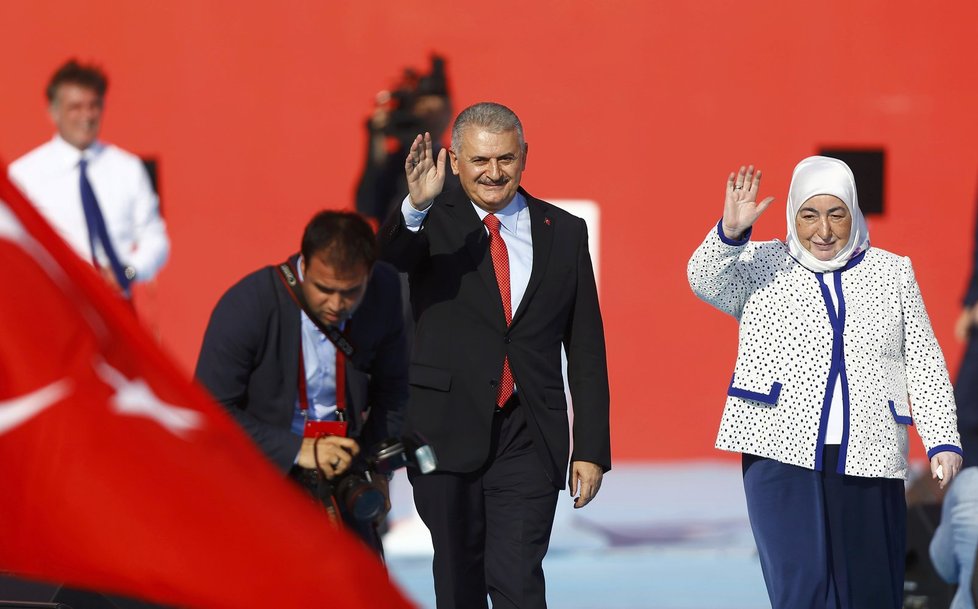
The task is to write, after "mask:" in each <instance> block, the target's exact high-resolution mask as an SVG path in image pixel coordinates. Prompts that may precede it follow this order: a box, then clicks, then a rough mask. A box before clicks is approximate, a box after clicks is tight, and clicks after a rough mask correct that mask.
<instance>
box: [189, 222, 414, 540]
mask: <svg viewBox="0 0 978 609" xmlns="http://www.w3.org/2000/svg"><path fill="white" fill-rule="evenodd" d="M376 252H377V246H376V240H375V237H374V235H373V231H372V230H371V228H370V226H369V225H368V224H367V223H366V221H364V220H363V219H362V218H361V217H360V216H358V215H356V214H353V213H347V212H335V211H325V212H321V213H319V214H317V215H316V216H315V217H314V218H313V219H312V220H311V221H310V222H309V224H308V225H307V226H306V229H305V232H304V234H303V237H302V253H301V256H300V255H295V256H292V257H291V258H289V260H288V261H287V262H286V266H285V268H281V265H274V266H268V267H265V268H263V269H260V270H258V271H256V272H254V273H252V274H250V275H248V276H247V277H245V278H244V279H242V280H241V281H239V282H238V283H237V284H236V285H234V286H233V287H231V289H229V290H228V291H227V293H225V294H224V296H223V297H222V298H221V300H220V301H219V302H218V303H217V306H216V307H215V309H214V312H213V314H212V315H211V319H210V323H209V324H208V326H207V331H206V333H205V335H204V342H203V346H202V347H201V350H200V356H199V359H198V361H197V370H196V377H197V379H198V380H199V381H200V382H201V383H202V384H203V385H204V387H206V388H207V389H208V390H209V391H210V392H211V394H213V396H214V398H215V399H216V400H217V401H219V402H220V403H221V404H223V405H224V406H225V407H226V408H227V410H228V412H230V413H231V415H232V416H233V417H234V418H235V419H236V420H237V421H238V422H239V423H240V424H241V426H242V427H243V428H244V429H245V431H247V432H248V434H249V435H250V436H251V437H252V438H253V439H254V441H255V443H256V444H257V445H258V446H259V448H261V450H262V451H263V452H264V453H265V454H266V455H267V456H268V458H269V460H271V461H272V463H274V464H275V465H276V467H278V468H279V469H280V470H282V471H283V472H288V473H289V474H290V475H291V476H292V477H293V478H295V479H296V480H297V481H299V482H300V483H302V484H303V485H304V486H306V487H307V488H308V489H309V490H310V491H311V492H313V493H314V494H315V493H319V491H320V490H321V485H325V484H326V482H325V481H324V480H323V478H325V479H327V480H332V479H333V478H335V477H336V476H341V475H343V474H345V473H346V472H347V471H348V470H349V469H350V467H351V464H352V462H353V458H354V457H355V456H356V455H357V454H358V453H359V452H360V449H361V447H362V448H364V449H368V448H370V447H371V446H372V445H373V444H376V443H377V442H380V441H382V440H385V439H387V438H389V437H393V436H398V435H400V432H401V426H402V419H403V412H402V411H403V407H404V404H405V403H406V401H407V352H406V349H405V342H404V340H405V337H404V322H403V315H402V309H401V299H400V283H399V280H398V275H397V271H395V270H394V269H393V268H392V267H391V266H390V265H388V264H385V263H383V262H376V263H375V260H376V255H377V254H376ZM290 275H291V276H292V280H293V281H294V282H295V283H296V288H297V290H293V289H292V288H290V287H289V285H288V283H289V278H290ZM302 299H304V300H305V306H306V308H305V310H303V308H302V306H301V305H300V304H299V301H300V300H302ZM313 317H315V318H317V320H318V322H320V323H319V324H316V323H315V322H314V320H313ZM334 332H335V333H336V334H335V335H333V336H330V334H333V333H334ZM344 340H345V341H347V345H350V346H352V353H351V354H344V347H343V344H342V343H343V341H344ZM344 427H346V428H347V429H343V428H344ZM324 431H326V432H329V433H330V434H332V435H323V432H324ZM317 444H318V446H317ZM378 483H379V484H382V485H385V483H386V479H383V480H379V481H378ZM322 488H325V487H322ZM383 490H384V491H386V488H384V489H383ZM340 507H341V510H342V508H343V506H342V505H341V506H340ZM347 516H348V514H344V517H345V518H344V519H345V520H347V523H348V524H350V525H353V527H354V529H355V530H356V531H357V532H358V533H359V534H360V535H361V536H362V537H364V539H365V540H366V541H367V542H368V543H370V544H371V545H373V546H374V547H375V549H377V550H378V551H379V549H380V541H379V538H377V537H376V532H375V531H374V527H372V526H369V523H368V524H363V523H359V522H354V521H352V520H351V519H349V518H346V517H347Z"/></svg>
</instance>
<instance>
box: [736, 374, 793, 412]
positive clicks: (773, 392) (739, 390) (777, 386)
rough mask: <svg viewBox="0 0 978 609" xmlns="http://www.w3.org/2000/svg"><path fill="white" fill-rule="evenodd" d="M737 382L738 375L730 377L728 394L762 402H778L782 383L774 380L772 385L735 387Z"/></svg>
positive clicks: (773, 403)
mask: <svg viewBox="0 0 978 609" xmlns="http://www.w3.org/2000/svg"><path fill="white" fill-rule="evenodd" d="M736 384H738V383H737V375H736V374H735V375H733V376H732V377H730V387H729V388H728V389H727V395H729V396H731V397H735V398H742V399H744V400H753V401H755V402H761V403H762V404H770V405H772V406H773V405H775V404H777V403H778V396H779V395H781V383H779V382H777V381H774V382H773V383H771V385H763V384H762V385H755V386H754V387H751V388H745V387H743V386H741V387H735V386H734V385H736Z"/></svg>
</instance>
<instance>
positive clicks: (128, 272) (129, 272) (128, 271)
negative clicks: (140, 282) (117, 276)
mask: <svg viewBox="0 0 978 609" xmlns="http://www.w3.org/2000/svg"><path fill="white" fill-rule="evenodd" d="M122 272H123V273H124V274H125V276H126V279H128V280H129V281H132V280H133V279H135V278H136V267H134V266H127V267H126V268H124V269H123V270H122Z"/></svg>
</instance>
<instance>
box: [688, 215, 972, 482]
mask: <svg viewBox="0 0 978 609" xmlns="http://www.w3.org/2000/svg"><path fill="white" fill-rule="evenodd" d="M749 238H750V234H749V233H748V234H747V235H745V236H744V238H743V239H742V240H740V241H733V240H731V239H729V238H727V237H726V236H724V235H723V234H722V232H721V229H720V225H719V223H718V224H717V226H716V228H715V229H713V230H711V231H710V234H709V235H707V237H706V240H705V241H703V243H702V245H700V246H699V248H697V249H696V252H694V253H693V257H692V258H691V259H690V261H689V265H688V267H687V276H688V278H689V284H690V286H691V287H692V288H693V292H695V293H696V295H697V296H699V297H700V298H701V299H703V300H705V301H706V302H707V303H709V304H711V305H713V306H714V307H716V308H717V309H720V310H721V311H723V312H725V313H729V314H730V315H733V316H734V317H735V318H736V319H737V320H739V322H740V332H739V340H738V349H737V363H736V365H735V367H734V373H733V377H732V378H731V382H730V385H729V388H728V390H727V402H726V406H725V408H724V410H723V417H722V419H721V422H720V431H719V433H718V435H717V440H716V447H717V448H719V449H721V450H730V451H736V452H745V453H750V454H754V455H759V456H762V457H769V458H772V459H776V460H778V461H781V462H783V463H789V464H793V465H798V466H801V467H806V468H809V469H817V470H821V469H822V452H823V448H824V438H825V431H826V426H827V418H828V410H829V404H830V400H831V393H830V392H829V391H828V389H829V388H830V387H833V386H834V383H835V380H836V378H837V377H839V378H840V379H841V384H842V394H843V406H844V410H843V412H844V415H843V416H844V419H843V425H844V427H843V437H842V444H841V446H840V450H839V453H840V467H839V469H840V471H841V470H842V469H843V468H842V465H841V464H842V463H844V473H845V474H848V475H853V476H868V477H883V478H906V476H907V427H908V426H911V425H916V426H917V431H918V433H919V434H920V437H921V438H922V439H923V442H924V445H925V447H926V449H927V454H928V456H933V455H934V454H936V453H938V452H941V451H944V450H951V451H954V452H958V453H960V452H961V448H960V440H959V438H958V432H957V421H956V416H955V406H954V395H953V392H952V390H951V382H950V379H949V378H948V373H947V366H946V364H945V362H944V355H943V354H942V353H941V348H940V346H939V345H938V344H937V339H936V338H935V337H934V331H933V329H932V328H931V325H930V319H929V318H928V317H927V311H926V310H925V309H924V302H923V299H922V298H921V295H920V289H919V288H918V286H917V281H916V279H915V278H914V273H913V268H912V266H911V264H910V259H909V258H906V257H901V256H897V255H895V254H892V253H890V252H887V251H885V250H881V249H879V248H875V247H871V248H870V249H869V250H867V251H866V252H864V253H863V254H860V255H859V256H857V257H855V258H853V259H852V260H851V261H849V263H848V264H847V265H846V266H845V267H843V268H842V269H840V270H839V271H837V272H835V273H832V274H831V275H830V277H831V279H829V280H830V281H835V288H836V292H837V294H839V297H840V298H839V301H840V302H839V310H838V312H837V311H836V310H835V308H834V307H832V306H830V304H828V303H831V296H830V294H829V292H828V288H827V286H825V285H824V282H825V281H826V279H825V276H824V275H823V274H822V273H815V272H812V271H810V270H808V269H806V268H805V267H803V266H802V265H800V264H798V262H796V261H795V259H794V258H792V257H791V256H790V255H789V254H788V249H787V247H786V246H785V245H784V244H783V243H782V242H780V241H766V242H758V243H753V242H750V241H749ZM911 404H912V406H913V408H912V412H911Z"/></svg>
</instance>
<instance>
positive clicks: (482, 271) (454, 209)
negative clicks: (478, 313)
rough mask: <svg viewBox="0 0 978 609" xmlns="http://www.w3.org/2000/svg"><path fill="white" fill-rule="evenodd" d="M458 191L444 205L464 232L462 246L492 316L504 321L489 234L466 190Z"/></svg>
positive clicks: (504, 315)
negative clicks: (484, 290) (463, 244)
mask: <svg viewBox="0 0 978 609" xmlns="http://www.w3.org/2000/svg"><path fill="white" fill-rule="evenodd" d="M458 193H459V194H457V195H455V196H453V197H451V199H450V200H449V201H447V202H446V209H448V210H450V211H449V213H450V214H451V215H452V218H453V220H454V222H455V223H456V225H457V226H459V227H460V228H461V229H462V234H463V235H464V236H465V237H464V238H465V249H466V250H467V251H468V253H469V256H470V257H471V258H472V263H473V265H474V266H475V268H476V272H478V274H479V276H480V277H481V278H482V282H483V284H485V287H486V302H487V303H488V306H489V312H490V315H491V316H492V319H496V320H499V322H500V323H502V324H503V325H505V324H506V313H505V312H504V311H503V301H502V298H500V296H499V284H498V283H496V270H495V269H494V268H493V266H492V256H490V255H489V235H487V234H486V227H485V225H484V224H483V223H482V221H481V220H479V214H477V213H476V211H475V209H474V208H473V206H472V202H471V201H469V200H468V198H467V197H466V196H465V192H464V191H463V190H461V189H459V191H458Z"/></svg>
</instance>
